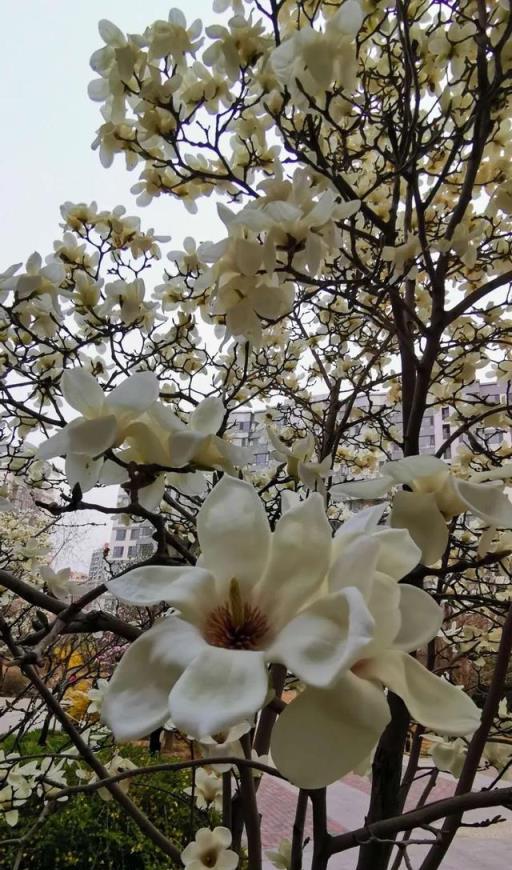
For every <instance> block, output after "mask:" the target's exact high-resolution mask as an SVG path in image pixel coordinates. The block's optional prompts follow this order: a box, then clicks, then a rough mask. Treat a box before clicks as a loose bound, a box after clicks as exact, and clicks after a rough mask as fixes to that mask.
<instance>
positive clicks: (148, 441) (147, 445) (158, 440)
mask: <svg viewBox="0 0 512 870" xmlns="http://www.w3.org/2000/svg"><path fill="white" fill-rule="evenodd" d="M225 414H226V409H225V408H224V405H223V404H222V401H221V399H218V398H215V397H214V396H209V397H207V398H206V399H203V401H202V402H200V403H199V404H198V405H197V407H196V408H194V410H193V411H192V413H191V414H190V415H189V417H188V420H187V422H186V423H185V422H183V420H181V419H180V418H179V417H177V416H176V414H174V413H173V412H172V411H171V410H170V409H169V408H166V407H165V406H164V405H161V404H160V403H158V402H156V403H155V404H154V405H153V406H152V407H151V408H150V409H149V410H148V412H147V413H146V414H144V415H143V416H142V417H141V418H140V420H137V421H136V422H135V423H133V424H132V425H131V426H129V428H128V429H127V430H126V439H127V441H128V443H129V444H130V446H129V448H128V450H126V451H124V452H123V454H120V455H122V458H123V459H125V460H134V461H136V462H146V463H158V464H159V465H162V466H164V467H165V466H167V467H170V468H183V467H185V466H187V465H193V466H195V467H196V468H197V469H201V470H202V469H204V470H211V469H213V468H215V469H218V470H222V471H226V472H227V473H228V474H234V473H235V468H237V467H241V466H243V465H247V463H248V462H250V460H251V459H252V452H251V451H250V450H248V449H247V448H245V447H237V446H236V445H235V444H230V443H229V442H228V441H225V440H224V438H222V437H220V436H219V435H217V434H216V433H217V432H218V431H219V429H220V428H221V426H222V423H223V420H224V416H225ZM167 481H168V483H169V484H171V485H172V486H175V487H176V488H177V489H179V490H180V491H181V492H185V493H187V494H190V495H197V494H201V493H203V492H204V490H205V489H206V480H205V478H204V476H203V475H202V474H199V473H195V474H190V473H185V472H184V473H180V472H171V473H169V474H167ZM164 485H165V475H160V476H159V478H158V480H157V481H156V482H155V491H156V488H157V487H160V488H161V494H160V496H159V499H158V501H160V499H161V498H162V497H163V490H164ZM143 494H144V490H142V491H141V493H140V494H139V497H142V496H143Z"/></svg>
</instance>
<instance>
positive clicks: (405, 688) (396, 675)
mask: <svg viewBox="0 0 512 870" xmlns="http://www.w3.org/2000/svg"><path fill="white" fill-rule="evenodd" d="M357 673H358V675H359V676H361V677H366V679H369V680H380V682H381V683H382V684H383V685H384V686H387V688H388V689H391V691H392V692H395V694H397V695H399V696H400V697H401V698H402V700H403V701H404V702H405V704H406V705H407V709H408V710H409V713H410V714H411V716H413V717H414V719H416V721H417V722H419V723H420V724H421V725H425V726H426V727H427V728H431V729H432V730H433V731H436V732H437V733H438V734H445V735H447V736H449V737H451V736H454V737H456V736H459V735H460V736H462V735H465V734H472V733H473V732H474V731H476V729H477V728H478V726H479V724H480V710H479V709H478V707H477V706H476V704H474V703H473V701H472V700H471V698H469V697H468V695H466V694H465V693H464V692H463V691H462V690H461V689H459V688H457V687H456V686H453V685H452V684H451V683H448V682H447V681H446V680H444V679H441V678H440V677H436V676H435V675H434V674H431V673H430V671H427V669H426V668H424V667H423V665H421V664H420V663H419V662H418V661H417V660H416V659H414V658H412V656H410V655H407V653H404V652H401V651H398V650H396V651H394V650H390V651H386V652H382V653H381V654H380V655H379V656H378V657H375V658H372V659H367V660H366V661H363V662H361V663H360V664H358V666H357Z"/></svg>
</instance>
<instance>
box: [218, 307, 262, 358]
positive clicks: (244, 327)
mask: <svg viewBox="0 0 512 870" xmlns="http://www.w3.org/2000/svg"><path fill="white" fill-rule="evenodd" d="M226 329H227V332H228V334H229V335H232V336H233V338H237V339H241V338H245V339H246V341H250V342H251V344H252V345H253V346H254V347H259V346H260V344H261V336H262V334H263V330H262V327H261V323H260V319H259V317H258V315H257V314H256V312H255V311H254V308H253V307H252V305H251V303H250V302H249V300H248V299H244V300H243V301H242V302H239V303H238V305H234V306H233V308H230V309H229V311H228V312H227V313H226Z"/></svg>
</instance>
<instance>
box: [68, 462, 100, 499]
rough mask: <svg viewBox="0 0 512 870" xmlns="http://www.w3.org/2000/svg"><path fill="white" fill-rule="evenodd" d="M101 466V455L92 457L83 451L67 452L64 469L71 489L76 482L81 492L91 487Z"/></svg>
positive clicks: (96, 479) (96, 480) (97, 476)
mask: <svg viewBox="0 0 512 870" xmlns="http://www.w3.org/2000/svg"><path fill="white" fill-rule="evenodd" d="M102 466H103V458H101V457H100V459H93V458H92V456H86V455H85V454H84V453H68V454H67V456H66V463H65V470H66V477H67V479H68V483H69V485H70V487H71V489H73V487H74V486H76V484H77V483H78V484H79V485H80V489H81V490H82V492H87V491H88V490H89V489H92V488H93V486H96V484H97V482H98V479H99V476H100V472H101V468H102Z"/></svg>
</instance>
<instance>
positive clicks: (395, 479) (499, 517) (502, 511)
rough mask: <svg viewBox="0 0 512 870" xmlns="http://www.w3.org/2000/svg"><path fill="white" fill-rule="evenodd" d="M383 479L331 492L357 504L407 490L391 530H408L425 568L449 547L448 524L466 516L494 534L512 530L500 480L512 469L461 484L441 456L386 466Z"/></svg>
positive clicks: (396, 503) (396, 502)
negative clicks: (359, 500) (494, 530)
mask: <svg viewBox="0 0 512 870" xmlns="http://www.w3.org/2000/svg"><path fill="white" fill-rule="evenodd" d="M382 471H383V472H384V474H383V476H382V477H377V478H374V479H372V480H356V481H353V482H350V483H340V484H338V485H337V486H334V487H333V488H332V490H331V492H332V494H334V495H336V494H337V493H340V494H343V495H347V496H350V497H352V498H362V499H373V498H382V496H384V495H385V494H386V493H387V492H388V491H389V490H390V489H392V488H393V487H395V486H400V485H403V484H406V485H407V486H409V487H410V488H411V490H412V492H408V491H405V490H401V491H399V492H396V493H395V495H394V497H393V508H392V512H391V525H392V526H394V527H396V528H405V529H407V530H408V531H409V533H410V535H411V537H412V538H413V540H414V541H415V542H416V543H417V545H418V546H419V547H420V549H421V551H422V562H423V563H424V564H425V565H432V564H433V563H434V562H437V560H438V559H439V558H440V557H441V555H442V554H443V553H444V551H445V549H446V545H447V543H448V528H447V522H448V521H449V520H451V519H452V518H453V517H456V516H458V515H459V514H461V513H464V512H465V511H469V512H470V513H472V514H473V516H475V517H478V518H479V519H481V520H483V522H485V523H486V525H488V526H491V527H493V528H511V527H512V503H511V502H510V500H509V499H508V497H507V496H506V495H505V493H504V492H503V491H502V484H501V482H500V480H498V478H506V477H510V475H511V473H512V464H507V465H506V466H504V467H503V468H501V469H499V468H498V469H492V470H489V471H486V472H485V471H484V472H480V473H478V474H474V475H472V476H471V477H470V478H469V480H461V479H459V478H456V477H455V476H454V475H453V474H452V473H451V471H450V467H449V466H448V465H447V464H446V463H445V462H443V460H442V459H438V458H437V457H436V456H409V457H407V458H405V459H398V460H396V461H394V462H385V463H384V465H383V466H382Z"/></svg>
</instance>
